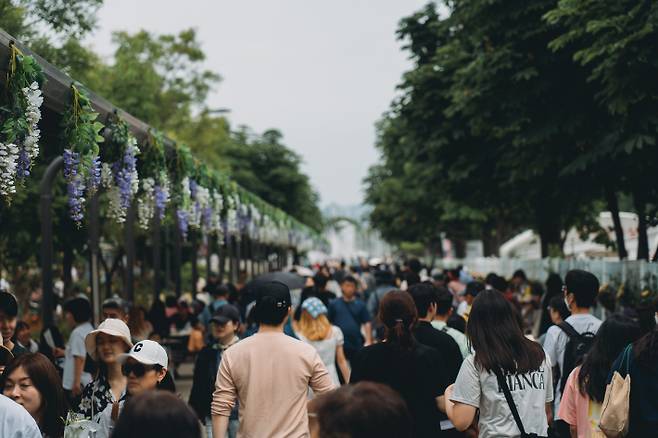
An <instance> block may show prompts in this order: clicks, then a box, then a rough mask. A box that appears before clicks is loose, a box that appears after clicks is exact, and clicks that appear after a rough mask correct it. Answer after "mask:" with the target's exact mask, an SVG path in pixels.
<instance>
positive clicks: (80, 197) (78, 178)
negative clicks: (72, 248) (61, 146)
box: [63, 149, 85, 223]
mask: <svg viewBox="0 0 658 438" xmlns="http://www.w3.org/2000/svg"><path fill="white" fill-rule="evenodd" d="M63 158H64V178H65V179H66V192H67V194H68V205H69V211H70V214H71V219H73V220H74V221H75V222H78V223H80V221H82V218H83V212H82V210H83V207H84V203H85V198H84V190H85V184H84V180H83V178H82V175H81V174H80V172H79V169H78V167H79V165H80V155H79V154H78V153H77V152H72V151H71V150H70V149H65V150H64V155H63Z"/></svg>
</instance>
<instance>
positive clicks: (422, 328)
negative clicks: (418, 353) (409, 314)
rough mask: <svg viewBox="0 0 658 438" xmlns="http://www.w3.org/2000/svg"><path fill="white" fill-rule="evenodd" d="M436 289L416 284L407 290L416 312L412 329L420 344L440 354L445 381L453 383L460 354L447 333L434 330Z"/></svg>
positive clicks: (460, 363) (460, 362)
mask: <svg viewBox="0 0 658 438" xmlns="http://www.w3.org/2000/svg"><path fill="white" fill-rule="evenodd" d="M436 292H437V291H436V289H435V288H434V286H433V285H432V284H431V283H418V284H414V285H413V286H411V287H410V288H409V294H410V295H411V298H413V300H414V304H415V305H416V311H417V312H418V322H417V323H416V326H415V327H414V337H415V338H416V340H417V341H418V342H420V343H421V344H424V345H427V346H428V347H432V348H434V349H435V350H436V351H438V352H439V353H440V354H441V357H442V359H443V362H444V363H445V370H446V371H447V373H448V374H447V375H446V377H445V380H447V381H449V382H454V381H455V378H457V373H458V372H459V368H460V367H461V365H462V353H461V351H460V350H459V345H457V342H455V340H454V339H453V338H452V337H450V335H448V334H447V333H444V332H442V331H440V330H437V329H435V328H434V327H433V326H432V323H431V321H433V320H434V317H435V315H436V309H437V294H436Z"/></svg>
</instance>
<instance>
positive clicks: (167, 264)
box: [164, 225, 171, 290]
mask: <svg viewBox="0 0 658 438" xmlns="http://www.w3.org/2000/svg"><path fill="white" fill-rule="evenodd" d="M170 228H171V227H170V226H169V225H165V227H164V237H165V247H164V248H165V282H164V288H165V289H167V290H169V285H170V284H171V248H170V245H169V229H170Z"/></svg>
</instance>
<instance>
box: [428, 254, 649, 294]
mask: <svg viewBox="0 0 658 438" xmlns="http://www.w3.org/2000/svg"><path fill="white" fill-rule="evenodd" d="M435 265H436V266H438V267H440V268H445V269H451V268H456V267H457V266H459V265H463V266H465V267H466V268H467V269H468V271H469V272H471V273H477V274H481V275H483V276H484V275H486V274H488V273H489V272H495V273H496V274H498V275H502V276H504V277H506V278H508V279H509V278H511V277H512V275H513V274H514V271H516V270H517V269H523V271H524V272H525V274H526V276H527V277H528V278H529V279H531V280H536V281H541V282H544V281H545V280H546V278H547V277H548V275H549V274H550V273H551V272H555V273H557V274H559V275H560V276H561V277H562V278H564V276H565V275H566V273H567V272H568V271H569V270H571V269H584V270H586V271H589V272H591V273H593V274H594V275H596V276H597V277H598V279H599V282H600V283H601V285H602V286H603V285H606V284H607V285H610V286H611V287H613V288H619V287H621V286H623V287H624V289H625V291H626V292H628V293H630V294H632V295H635V296H636V298H637V297H642V298H646V297H648V296H654V295H655V294H656V293H658V263H652V262H647V261H644V260H628V261H607V260H588V259H586V260H581V259H560V258H545V259H538V260H523V259H514V258H475V259H464V260H459V259H454V260H439V261H438V263H435Z"/></svg>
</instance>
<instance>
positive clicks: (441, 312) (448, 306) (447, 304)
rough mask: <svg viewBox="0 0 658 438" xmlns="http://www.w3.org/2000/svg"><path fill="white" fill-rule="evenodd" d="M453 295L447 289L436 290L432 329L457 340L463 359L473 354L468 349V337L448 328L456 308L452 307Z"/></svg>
mask: <svg viewBox="0 0 658 438" xmlns="http://www.w3.org/2000/svg"><path fill="white" fill-rule="evenodd" d="M452 300H453V297H452V293H450V291H449V290H448V289H446V288H445V287H443V288H437V289H436V314H435V315H434V320H433V321H432V327H434V328H435V329H437V330H440V331H442V332H443V333H446V334H447V335H448V336H450V337H451V338H452V339H454V340H455V342H456V343H457V345H458V346H459V351H460V353H461V355H462V359H466V357H467V356H468V355H469V354H470V353H471V350H470V348H469V347H468V339H467V338H466V335H465V334H464V333H462V332H460V331H459V330H457V329H454V328H452V327H450V326H448V319H450V316H452V314H453V312H454V308H453V307H452Z"/></svg>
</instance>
